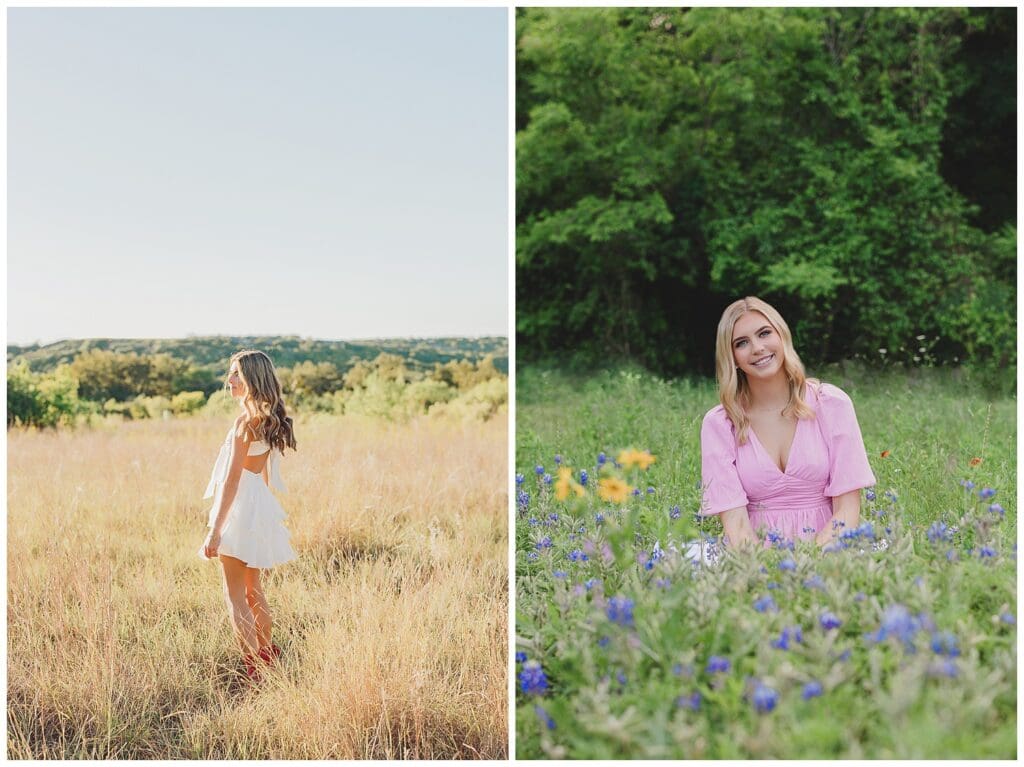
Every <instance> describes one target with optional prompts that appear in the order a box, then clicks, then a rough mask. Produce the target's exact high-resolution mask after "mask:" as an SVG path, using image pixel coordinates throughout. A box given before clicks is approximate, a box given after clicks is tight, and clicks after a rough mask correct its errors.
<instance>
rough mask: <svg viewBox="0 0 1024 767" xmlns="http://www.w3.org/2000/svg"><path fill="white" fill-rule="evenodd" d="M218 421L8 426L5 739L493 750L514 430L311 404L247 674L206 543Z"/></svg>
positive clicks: (202, 748) (277, 750)
mask: <svg viewBox="0 0 1024 767" xmlns="http://www.w3.org/2000/svg"><path fill="white" fill-rule="evenodd" d="M229 425H230V422H229V420H225V421H223V422H222V421H217V420H203V419H194V420H188V419H183V420H170V421H143V422H133V423H125V424H123V425H119V426H117V427H116V428H95V429H91V430H82V431H75V432H69V431H59V432H25V431H12V432H9V433H8V538H7V541H8V560H7V561H8V756H9V757H11V758H107V759H127V758H137V759H145V758H210V759H216V758H236V759H263V758H268V759H270V758H277V759H325V758H334V759H345V758H377V759H389V758H405V757H411V758H436V759H445V758H455V757H469V758H473V757H482V758H493V759H500V758H504V757H506V756H507V716H508V714H507V697H506V689H507V688H506V673H507V672H506V647H507V644H506V642H507V626H506V623H507V620H506V616H507V595H508V566H507V554H506V552H507V548H506V545H507V544H506V539H507V512H506V509H507V506H506V503H507V500H506V499H507V496H506V492H507V490H506V476H507V475H506V461H507V450H506V429H507V427H506V424H505V423H504V422H503V421H502V422H491V423H487V424H479V423H474V424H466V425H462V426H456V425H451V424H445V423H439V422H436V421H425V420H424V421H417V422H413V423H411V424H406V425H392V424H384V423H381V422H379V421H363V420H357V419H354V418H348V417H346V418H316V417H310V418H309V419H307V420H305V421H300V423H299V424H298V425H297V434H298V439H299V452H298V453H295V454H292V453H289V454H288V457H287V458H286V459H285V461H284V462H283V464H282V471H283V474H284V477H285V481H286V482H287V483H288V486H289V490H290V493H289V494H288V495H283V496H280V497H281V500H282V503H283V505H284V507H285V510H286V511H287V513H288V521H287V524H288V527H289V529H290V530H291V533H292V543H293V545H294V547H295V549H296V551H298V553H299V559H298V561H297V562H293V563H290V564H288V565H284V566H283V567H280V568H277V569H275V570H273V571H270V572H269V574H268V575H267V577H265V579H264V580H265V590H266V593H267V597H268V599H269V601H270V606H271V609H272V611H273V614H274V620H275V626H274V638H275V641H276V642H277V643H278V644H280V645H281V646H282V647H283V649H284V656H283V658H282V665H281V667H280V671H279V672H277V673H272V674H271V675H270V676H269V678H267V679H266V680H265V681H264V683H263V684H262V685H261V686H260V687H259V688H258V689H254V688H252V687H251V686H249V685H246V684H243V683H242V682H241V681H240V679H239V677H238V674H237V669H238V666H239V654H238V650H237V649H236V645H235V643H234V640H233V638H232V635H231V630H230V627H229V624H228V619H227V609H226V607H225V603H224V597H223V592H222V587H221V576H220V566H219V564H217V563H213V562H204V561H202V560H200V559H199V558H198V557H197V555H196V551H197V550H198V548H199V545H200V544H201V542H202V540H203V537H204V535H205V532H206V531H205V524H206V511H207V509H208V503H209V502H208V501H203V500H202V498H201V497H202V493H203V489H204V487H205V485H206V481H207V479H208V476H209V471H210V469H211V468H212V464H213V461H214V458H215V457H216V453H217V449H218V446H219V443H220V441H221V440H222V439H223V437H224V433H225V432H226V431H227V428H228V426H229Z"/></svg>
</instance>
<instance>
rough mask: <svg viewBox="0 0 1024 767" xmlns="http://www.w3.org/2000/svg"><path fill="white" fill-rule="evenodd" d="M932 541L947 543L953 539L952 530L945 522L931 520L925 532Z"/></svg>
mask: <svg viewBox="0 0 1024 767" xmlns="http://www.w3.org/2000/svg"><path fill="white" fill-rule="evenodd" d="M925 534H926V535H927V536H928V540H929V541H931V542H932V543H936V544H937V543H948V542H949V541H951V540H953V531H952V530H950V529H949V526H948V525H946V523H945V522H932V524H931V527H929V528H928V532H927V533H925Z"/></svg>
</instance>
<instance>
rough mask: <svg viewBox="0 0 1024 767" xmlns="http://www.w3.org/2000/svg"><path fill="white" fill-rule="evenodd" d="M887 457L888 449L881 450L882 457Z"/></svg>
mask: <svg viewBox="0 0 1024 767" xmlns="http://www.w3.org/2000/svg"><path fill="white" fill-rule="evenodd" d="M888 457H889V451H888V450H883V451H882V458H888Z"/></svg>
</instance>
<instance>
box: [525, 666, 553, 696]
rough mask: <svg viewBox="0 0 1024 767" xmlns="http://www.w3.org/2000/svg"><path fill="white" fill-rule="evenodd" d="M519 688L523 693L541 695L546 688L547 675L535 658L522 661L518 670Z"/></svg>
mask: <svg viewBox="0 0 1024 767" xmlns="http://www.w3.org/2000/svg"><path fill="white" fill-rule="evenodd" d="M519 689H520V690H521V691H522V693H523V694H524V695H543V694H544V693H545V692H546V691H547V689H548V677H547V674H545V673H544V669H543V668H541V665H540V662H538V661H535V660H530V661H526V662H524V663H523V668H522V670H521V671H520V672H519Z"/></svg>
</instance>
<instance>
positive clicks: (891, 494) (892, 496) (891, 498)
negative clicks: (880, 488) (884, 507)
mask: <svg viewBox="0 0 1024 767" xmlns="http://www.w3.org/2000/svg"><path fill="white" fill-rule="evenodd" d="M885 497H886V499H887V500H888V501H889V502H890V503H896V501H897V500H899V497H898V496H897V495H896V493H894V492H893V491H892V490H886V491H885Z"/></svg>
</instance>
